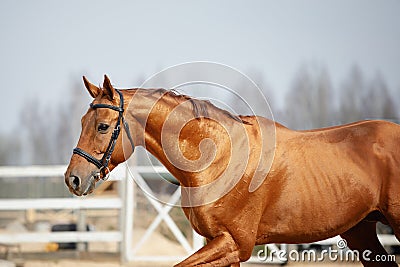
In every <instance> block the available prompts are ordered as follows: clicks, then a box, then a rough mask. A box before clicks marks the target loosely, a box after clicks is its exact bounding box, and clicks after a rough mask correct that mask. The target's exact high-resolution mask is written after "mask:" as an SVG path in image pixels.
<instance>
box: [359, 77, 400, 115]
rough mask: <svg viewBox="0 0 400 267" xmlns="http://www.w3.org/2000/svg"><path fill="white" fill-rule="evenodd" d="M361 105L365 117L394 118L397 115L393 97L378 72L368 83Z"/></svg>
mask: <svg viewBox="0 0 400 267" xmlns="http://www.w3.org/2000/svg"><path fill="white" fill-rule="evenodd" d="M363 105H364V106H365V108H364V117H365V118H371V119H373V118H378V119H389V120H395V119H396V117H397V111H396V105H395V102H394V98H393V96H392V95H391V93H390V91H389V89H388V87H387V85H386V83H385V81H384V79H383V77H382V75H380V74H379V73H378V74H377V75H376V76H375V77H374V79H373V80H372V81H371V82H370V83H369V85H368V91H367V92H366V94H365V96H364V97H363Z"/></svg>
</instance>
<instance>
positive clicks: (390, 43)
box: [0, 0, 400, 130]
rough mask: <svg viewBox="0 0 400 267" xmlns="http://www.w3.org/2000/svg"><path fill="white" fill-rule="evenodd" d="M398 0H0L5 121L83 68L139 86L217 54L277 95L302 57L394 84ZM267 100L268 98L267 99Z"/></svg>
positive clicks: (399, 79)
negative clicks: (259, 77)
mask: <svg viewBox="0 0 400 267" xmlns="http://www.w3.org/2000/svg"><path fill="white" fill-rule="evenodd" d="M399 14H400V1H399V0H384V1H378V0H375V1H372V0H331V1H320V0H296V1H261V0H260V1H244V0H243V1H214V0H213V1H196V2H195V1H141V2H138V1H76V0H73V1H71V0H70V1H43V0H39V1H5V0H2V1H1V2H0V36H1V42H0V78H1V83H2V85H1V92H2V97H3V101H2V105H1V108H0V111H1V112H2V114H4V113H5V114H8V115H9V116H7V117H6V118H5V117H4V116H2V117H3V119H2V120H3V121H2V126H1V127H2V128H0V130H5V127H8V126H6V125H9V124H11V125H13V122H14V121H15V120H16V119H17V118H18V117H17V115H15V114H16V113H18V112H15V110H16V109H17V110H18V109H19V108H20V106H21V105H22V103H23V99H24V98H26V97H32V96H34V95H40V96H41V97H40V98H41V99H43V105H51V104H50V103H49V102H50V100H53V99H54V103H60V102H61V101H63V98H62V95H63V93H64V92H65V91H66V90H69V89H70V88H71V87H72V86H73V85H74V84H76V83H78V82H81V76H82V75H87V76H88V77H89V78H90V79H91V80H92V81H93V82H94V83H99V82H100V81H101V79H102V76H103V74H105V73H107V74H109V76H110V77H111V79H112V81H113V83H114V84H116V85H117V86H119V87H134V86H138V85H140V84H138V81H139V77H142V78H143V77H148V76H150V75H151V74H153V73H154V72H156V71H159V70H160V69H162V68H165V67H168V66H171V65H175V64H179V63H183V62H188V61H198V60H201V61H215V62H219V63H223V64H227V65H230V66H232V67H234V68H236V69H238V70H241V71H242V72H244V73H245V74H248V75H250V76H251V72H252V70H257V71H260V72H261V73H262V74H263V75H264V76H265V82H266V83H267V84H268V85H269V87H271V88H272V89H273V90H274V91H275V92H276V93H275V95H276V97H277V98H278V100H279V101H282V98H283V97H282V96H283V92H285V91H286V90H287V88H288V87H289V86H290V83H291V82H292V79H293V76H294V74H295V73H296V72H297V70H298V69H299V67H300V65H301V64H321V65H324V66H326V67H327V69H328V71H329V73H330V74H331V78H332V81H333V82H334V83H338V82H340V81H342V80H343V79H344V78H345V76H346V75H347V73H348V72H349V69H350V68H351V67H352V66H353V65H354V64H358V65H359V66H360V67H361V69H362V70H363V71H364V73H365V74H366V76H369V77H372V76H374V74H375V73H376V72H378V71H379V72H380V73H381V74H382V75H383V77H384V78H385V80H386V81H387V82H388V85H389V87H390V89H391V90H392V91H395V90H397V91H398V90H400V16H399ZM272 105H273V103H272Z"/></svg>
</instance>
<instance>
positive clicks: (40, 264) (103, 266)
mask: <svg viewBox="0 0 400 267" xmlns="http://www.w3.org/2000/svg"><path fill="white" fill-rule="evenodd" d="M173 264H174V263H158V262H153V263H151V262H150V263H143V262H142V263H140V262H133V263H129V264H125V265H121V264H119V263H111V262H109V263H104V262H102V263H99V262H93V261H74V260H61V261H59V262H53V261H30V262H27V263H25V265H23V266H24V267H71V266H79V267H170V266H173ZM241 266H242V267H267V266H279V265H268V264H253V263H242V265H241ZM286 266H293V267H339V266H354V267H356V266H362V265H361V264H359V263H358V264H349V263H342V264H339V263H319V264H316V263H289V264H287V265H286Z"/></svg>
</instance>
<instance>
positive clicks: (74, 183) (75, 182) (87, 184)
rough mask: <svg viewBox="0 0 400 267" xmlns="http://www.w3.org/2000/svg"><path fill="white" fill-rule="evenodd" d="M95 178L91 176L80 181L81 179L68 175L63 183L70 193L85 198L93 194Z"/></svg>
mask: <svg viewBox="0 0 400 267" xmlns="http://www.w3.org/2000/svg"><path fill="white" fill-rule="evenodd" d="M95 182H96V177H95V176H94V175H91V176H90V177H87V178H86V179H84V181H82V179H81V178H80V177H78V176H76V175H72V174H71V175H70V176H69V177H65V183H66V185H67V186H68V189H69V191H70V192H71V193H73V194H75V195H77V196H86V195H88V194H90V193H92V192H93V189H94V187H95Z"/></svg>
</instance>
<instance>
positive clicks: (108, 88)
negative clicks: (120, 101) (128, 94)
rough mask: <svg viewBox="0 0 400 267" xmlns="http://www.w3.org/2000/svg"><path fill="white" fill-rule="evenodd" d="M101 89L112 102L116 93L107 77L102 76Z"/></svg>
mask: <svg viewBox="0 0 400 267" xmlns="http://www.w3.org/2000/svg"><path fill="white" fill-rule="evenodd" d="M103 88H104V90H105V92H104V93H105V94H106V95H107V96H108V97H109V98H110V100H114V97H115V94H116V92H115V89H114V87H113V86H112V84H111V82H110V79H109V78H108V77H107V75H104V83H103Z"/></svg>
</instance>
